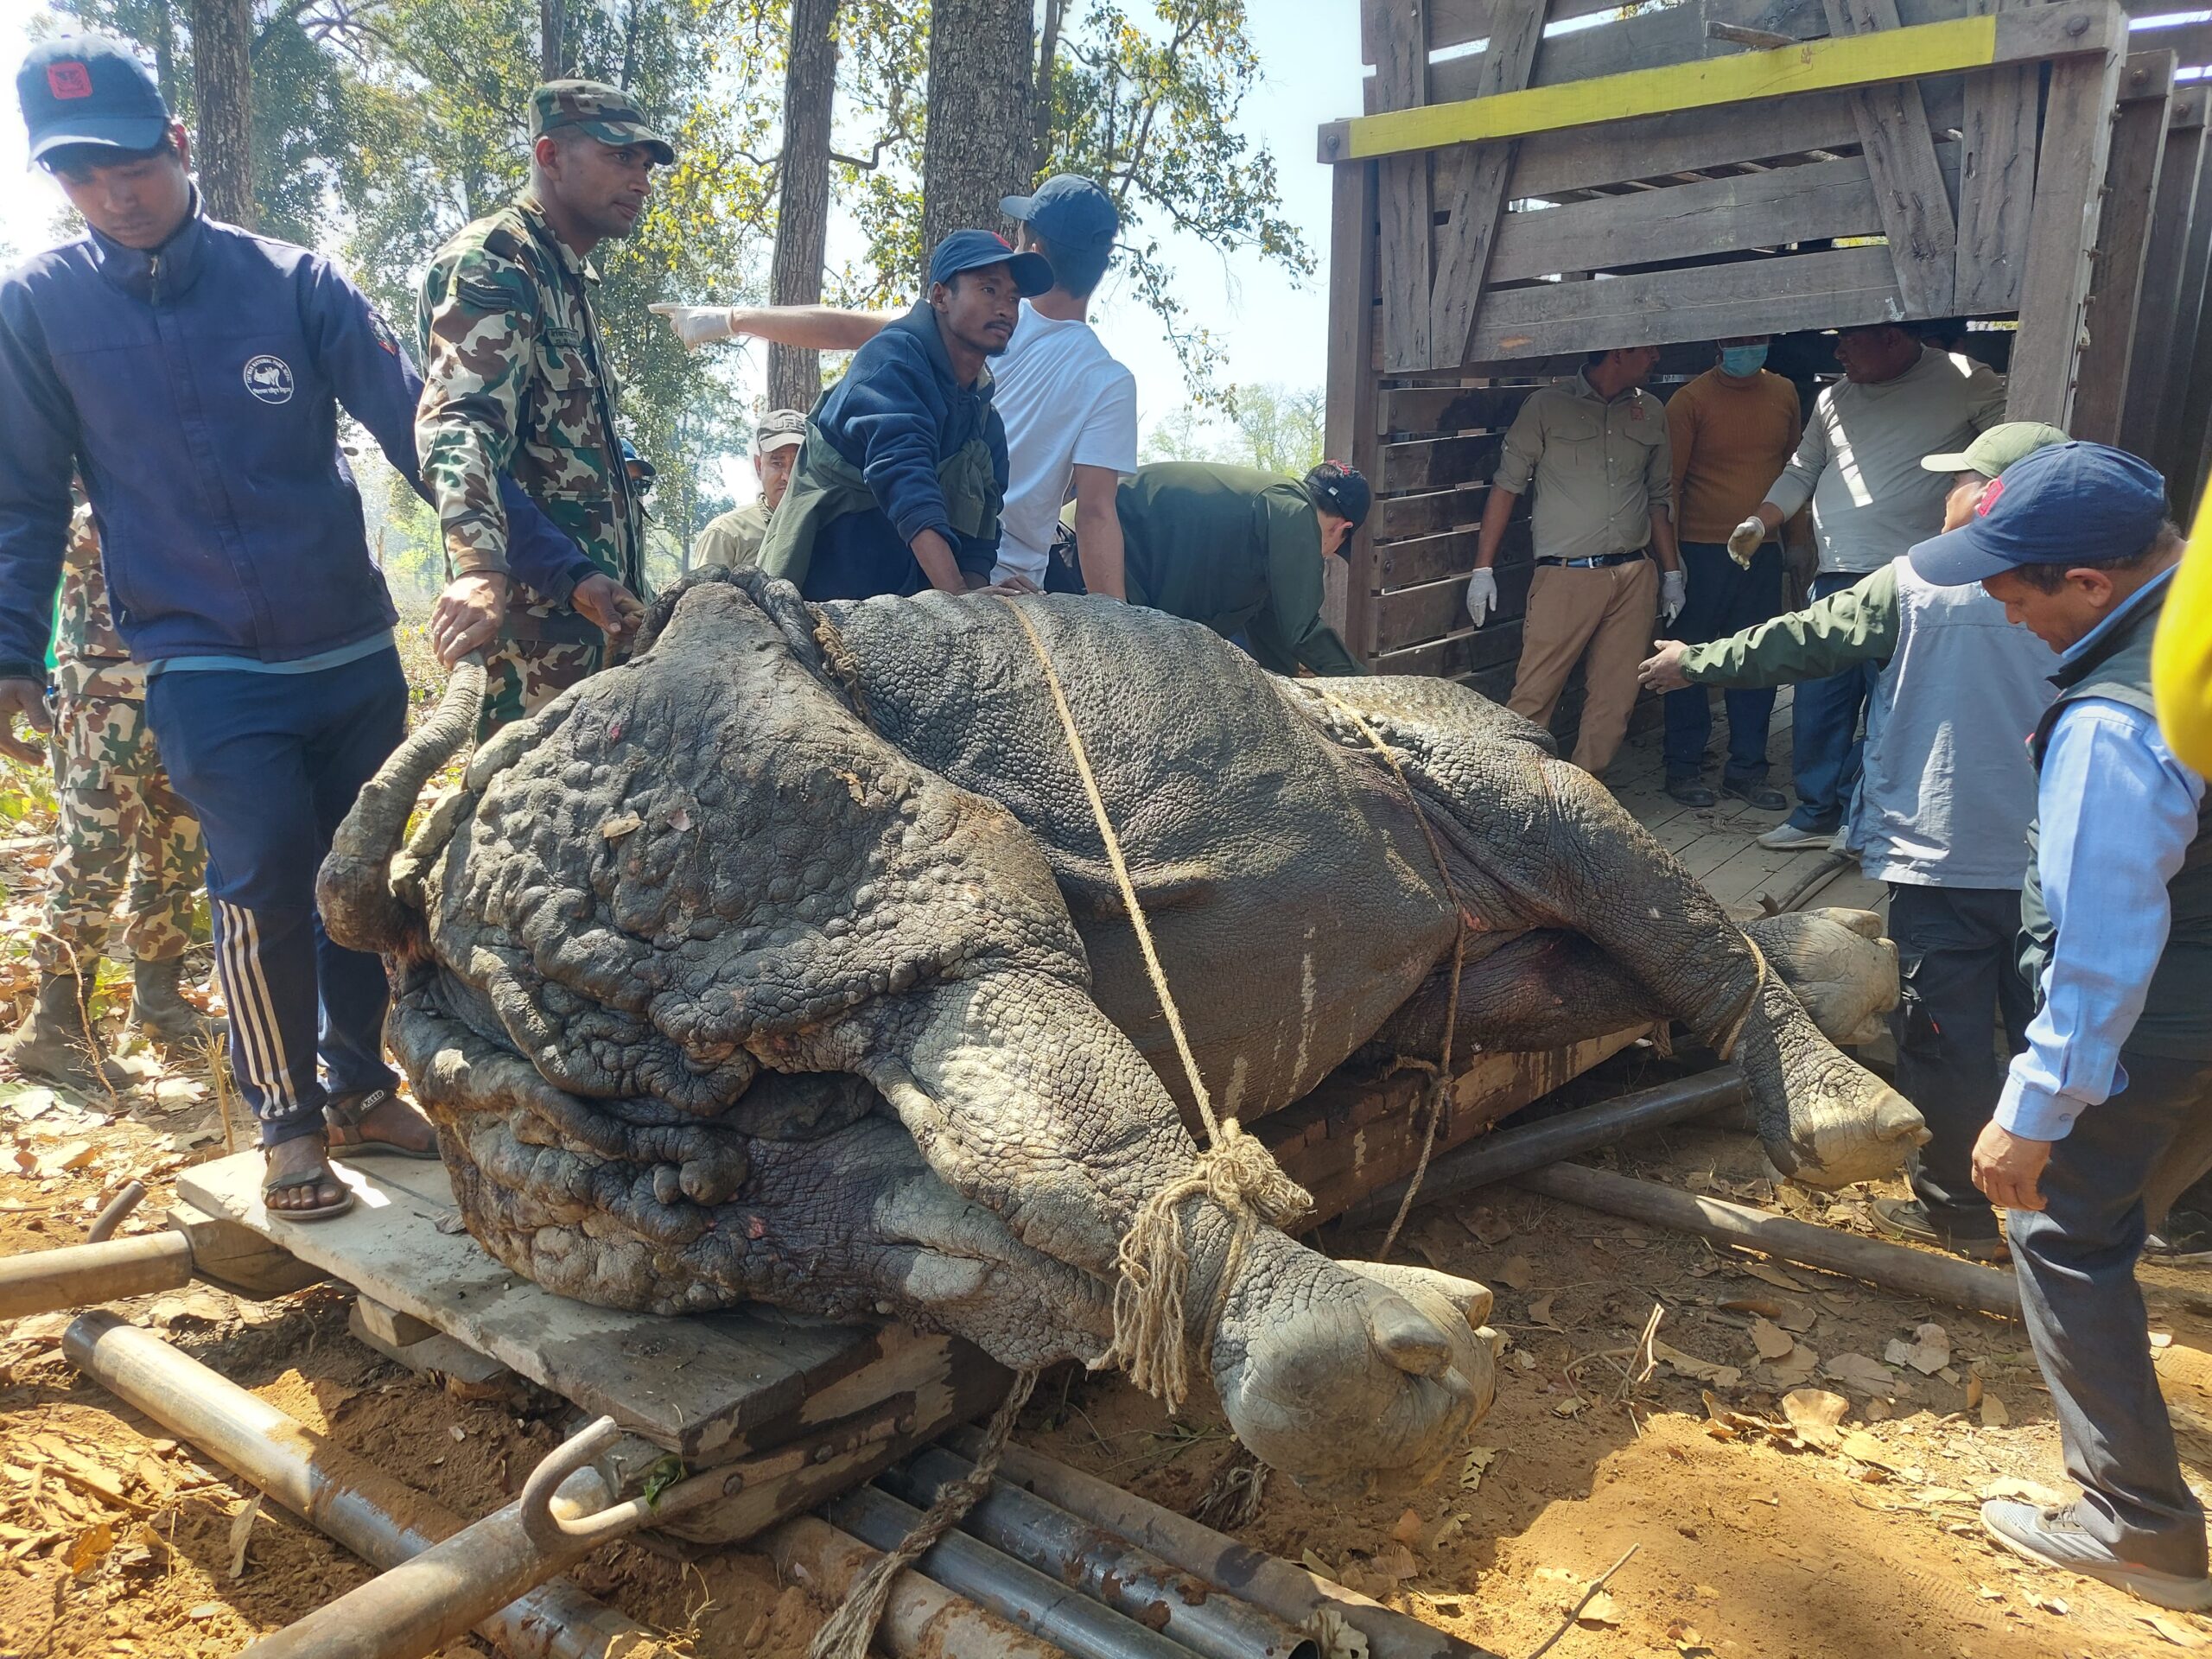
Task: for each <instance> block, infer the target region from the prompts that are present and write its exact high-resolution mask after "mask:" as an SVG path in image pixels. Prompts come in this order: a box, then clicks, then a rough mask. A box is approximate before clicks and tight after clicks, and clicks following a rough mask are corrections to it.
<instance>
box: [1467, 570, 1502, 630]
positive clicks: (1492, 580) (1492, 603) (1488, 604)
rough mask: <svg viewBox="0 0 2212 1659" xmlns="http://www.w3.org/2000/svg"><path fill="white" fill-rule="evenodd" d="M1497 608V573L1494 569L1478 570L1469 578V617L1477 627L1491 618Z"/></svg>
mask: <svg viewBox="0 0 2212 1659" xmlns="http://www.w3.org/2000/svg"><path fill="white" fill-rule="evenodd" d="M1496 609H1497V572H1495V571H1492V570H1478V571H1476V572H1475V574H1474V575H1471V576H1469V577H1468V578H1467V617H1468V620H1471V622H1473V623H1474V625H1475V626H1477V627H1478V628H1479V627H1480V626H1482V625H1483V624H1484V622H1485V621H1487V620H1489V617H1490V613H1491V612H1492V611H1494V610H1496Z"/></svg>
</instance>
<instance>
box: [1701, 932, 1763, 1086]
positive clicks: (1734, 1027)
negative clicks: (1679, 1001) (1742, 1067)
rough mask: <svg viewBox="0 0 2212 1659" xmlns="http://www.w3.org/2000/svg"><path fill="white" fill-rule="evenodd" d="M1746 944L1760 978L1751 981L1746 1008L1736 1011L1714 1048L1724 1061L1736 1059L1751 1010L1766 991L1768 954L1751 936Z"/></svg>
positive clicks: (1745, 1001)
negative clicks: (1737, 1047) (1738, 1045)
mask: <svg viewBox="0 0 2212 1659" xmlns="http://www.w3.org/2000/svg"><path fill="white" fill-rule="evenodd" d="M1744 943H1745V944H1748V945H1749V946H1751V961H1752V963H1754V964H1755V965H1756V966H1757V967H1758V977H1757V978H1756V979H1754V980H1752V981H1751V995H1749V996H1747V997H1745V999H1744V1006H1743V1007H1740V1008H1738V1009H1737V1010H1736V1017H1735V1018H1734V1019H1733V1020H1730V1021H1729V1022H1728V1029H1727V1032H1726V1034H1724V1035H1723V1036H1722V1037H1721V1039H1720V1040H1719V1042H1717V1043H1715V1044H1713V1052H1714V1053H1715V1054H1718V1055H1719V1057H1720V1058H1722V1059H1724V1060H1732V1059H1734V1058H1736V1044H1737V1042H1738V1040H1739V1039H1741V1038H1742V1037H1743V1034H1744V1025H1745V1021H1746V1020H1750V1018H1751V1010H1752V1009H1753V1008H1756V1007H1758V1005H1759V998H1760V997H1761V996H1762V995H1764V993H1765V991H1766V976H1767V965H1766V952H1765V951H1764V950H1760V949H1759V942H1758V940H1757V939H1755V938H1752V937H1751V935H1750V934H1748V933H1746V934H1745V935H1744Z"/></svg>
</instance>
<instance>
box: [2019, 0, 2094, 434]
mask: <svg viewBox="0 0 2212 1659" xmlns="http://www.w3.org/2000/svg"><path fill="white" fill-rule="evenodd" d="M2043 10H2048V11H2050V12H2054V13H2055V12H2058V11H2060V10H2062V8H2059V7H2056V6H2051V7H2046V8H2044V9H2043ZM1999 21H2000V22H2001V21H2003V19H2002V18H2000V20H1999ZM2120 62H2121V60H2120V56H2119V54H2117V53H2107V54H2104V55H2102V56H2095V55H2090V56H2085V57H2074V58H2068V59H2065V60H2063V61H2061V62H2058V63H2056V64H2053V65H2052V66H2051V70H2050V90H2049V93H2048V96H2047V97H2046V98H2045V99H2044V120H2043V141H2042V146H2041V148H2040V149H2039V150H2038V152H2037V160H2036V205H2035V213H2034V217H2033V219H2032V220H2031V223H2030V226H2029V231H2028V264H2027V269H2026V270H2025V271H2024V273H2023V274H2022V277H2021V281H2020V338H2019V340H2018V342H2017V343H2016V344H2015V346H2013V350H2012V372H2011V373H2010V375H2008V376H2007V377H2006V379H2005V387H2006V397H2005V411H2006V414H2007V415H2008V416H2009V417H2010V418H2012V419H2013V420H2016V421H2048V422H2050V423H2051V424H2052V425H2053V426H2062V427H2063V426H2065V425H2066V424H2067V423H2068V421H2069V418H2070V417H2071V416H2072V413H2073V406H2074V372H2075V356H2076V353H2077V350H2078V347H2079V345H2080V341H2081V338H2082V308H2083V306H2084V305H2085V304H2086V303H2087V302H2088V293H2089V250H2090V248H2091V247H2093V246H2094V245H2095V242H2096V232H2097V209H2098V205H2099V198H2100V196H2101V194H2102V192H2103V188H2104V181H2105V164H2106V162H2107V160H2108V159H2109V158H2110V156H2111V153H2112V109H2113V103H2114V101H2115V100H2116V99H2117V97H2118V94H2119V91H2120Z"/></svg>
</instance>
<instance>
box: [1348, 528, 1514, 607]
mask: <svg viewBox="0 0 2212 1659" xmlns="http://www.w3.org/2000/svg"><path fill="white" fill-rule="evenodd" d="M1480 539H1481V537H1480V536H1479V535H1478V532H1476V531H1471V530H1455V531H1446V533H1445V534H1443V535H1441V536H1419V537H1414V539H1413V540H1412V541H1409V542H1383V543H1379V544H1378V545H1377V546H1376V550H1375V587H1376V591H1377V592H1378V593H1379V592H1383V591H1386V590H1388V589H1389V588H1418V587H1420V586H1421V584H1423V583H1424V582H1442V581H1444V580H1445V579H1446V577H1448V576H1455V575H1457V576H1464V575H1466V574H1467V573H1468V572H1469V571H1470V570H1472V569H1474V568H1475V548H1476V544H1477V543H1478V542H1479V541H1480ZM1529 557H1530V548H1529V517H1528V514H1527V513H1526V512H1516V516H1515V517H1514V518H1513V519H1512V520H1511V521H1510V523H1508V524H1507V525H1506V527H1505V539H1504V540H1503V541H1502V542H1501V543H1498V550H1497V568H1498V569H1501V570H1503V569H1507V568H1508V567H1509V566H1511V565H1516V564H1526V563H1528V562H1529Z"/></svg>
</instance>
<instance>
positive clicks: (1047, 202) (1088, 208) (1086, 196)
mask: <svg viewBox="0 0 2212 1659" xmlns="http://www.w3.org/2000/svg"><path fill="white" fill-rule="evenodd" d="M999 211H1000V212H1001V213H1004V214H1005V215H1006V216H1007V218H1008V219H1013V220H1014V221H1015V222H1016V223H1017V224H1021V225H1027V226H1029V228H1030V229H1031V230H1033V231H1034V232H1037V234H1038V235H1039V236H1041V237H1043V238H1046V240H1047V241H1051V242H1057V243H1058V244H1059V245H1061V246H1063V247H1065V248H1097V247H1103V246H1104V245H1106V244H1107V243H1109V242H1111V241H1112V240H1113V239H1114V238H1115V237H1116V235H1117V234H1119V232H1120V231H1121V228H1122V215H1121V213H1120V212H1119V211H1118V210H1117V209H1116V207H1115V206H1114V198H1113V197H1111V196H1109V195H1108V194H1106V193H1105V191H1103V189H1101V188H1099V187H1098V186H1097V185H1096V184H1094V183H1092V182H1091V181H1090V180H1089V179H1083V178H1077V176H1076V175H1074V174H1072V173H1055V174H1054V175H1052V177H1051V178H1049V179H1047V180H1046V181H1045V182H1044V183H1042V184H1040V185H1039V186H1038V187H1037V189H1036V193H1035V194H1033V195H1027V196H1007V197H1003V198H1001V200H1000V202H999Z"/></svg>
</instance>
